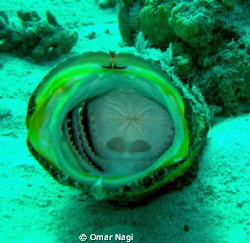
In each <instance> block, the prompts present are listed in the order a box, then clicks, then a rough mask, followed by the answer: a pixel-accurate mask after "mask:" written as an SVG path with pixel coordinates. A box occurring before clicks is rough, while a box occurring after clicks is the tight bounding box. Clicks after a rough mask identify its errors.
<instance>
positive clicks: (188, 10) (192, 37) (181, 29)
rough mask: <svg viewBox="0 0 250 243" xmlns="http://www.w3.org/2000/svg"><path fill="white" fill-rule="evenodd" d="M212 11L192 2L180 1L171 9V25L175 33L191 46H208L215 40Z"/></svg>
mask: <svg viewBox="0 0 250 243" xmlns="http://www.w3.org/2000/svg"><path fill="white" fill-rule="evenodd" d="M210 15H211V13H210V12H209V11H208V10H206V9H205V8H199V9H197V7H196V6H195V5H191V4H190V3H186V2H183V3H180V4H178V5H177V6H176V7H174V8H173V9H172V11H171V16H170V18H169V25H170V26H171V27H172V28H173V30H174V32H175V34H176V35H177V36H178V37H180V38H181V39H182V40H183V41H184V42H186V43H188V44H189V45H190V46H191V47H195V48H206V47H208V46H210V44H211V42H212V41H213V28H214V27H213V25H214V24H213V20H212V17H211V16H210Z"/></svg>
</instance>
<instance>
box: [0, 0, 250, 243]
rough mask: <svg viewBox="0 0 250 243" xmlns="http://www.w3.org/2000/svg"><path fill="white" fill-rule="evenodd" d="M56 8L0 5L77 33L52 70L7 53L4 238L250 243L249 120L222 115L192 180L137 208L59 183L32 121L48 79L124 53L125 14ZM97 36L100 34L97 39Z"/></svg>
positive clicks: (2, 136)
mask: <svg viewBox="0 0 250 243" xmlns="http://www.w3.org/2000/svg"><path fill="white" fill-rule="evenodd" d="M58 2H59V1H53V0H51V1H49V0H46V1H45V0H44V1H39V2H36V1H26V2H23V3H22V1H17V0H12V1H11V3H10V1H7V0H2V1H1V3H0V6H1V10H7V11H8V13H9V15H10V17H12V18H13V19H15V18H16V17H15V14H16V11H17V10H19V9H30V10H34V9H35V10H37V11H38V13H39V14H40V16H41V17H45V11H46V10H47V9H50V10H51V11H52V12H53V13H54V14H55V16H58V17H57V19H58V22H59V23H61V24H62V25H63V26H65V27H67V28H70V29H71V30H75V31H77V32H78V34H79V41H78V43H77V44H76V46H75V47H74V48H73V50H72V51H71V53H70V54H68V55H64V56H62V57H61V58H59V59H57V60H55V61H53V62H49V63H47V64H46V65H36V64H32V63H30V62H27V61H25V60H22V59H19V58H16V57H12V56H9V55H7V54H1V55H0V64H2V65H0V73H1V79H0V101H1V102H0V124H1V129H0V148H1V151H2V152H1V161H0V163H1V164H0V168H1V171H0V173H1V177H0V185H1V187H0V193H1V194H0V196H1V204H0V205H1V207H0V214H1V221H0V242H1V243H2V242H3V243H4V242H15V243H17V242H49V243H50V242H51V243H53V242H80V240H79V238H78V237H79V235H80V234H86V235H87V236H89V235H90V234H96V235H115V234H118V233H120V234H124V235H131V234H133V242H136V243H137V242H149V243H151V242H155V243H158V242H167V243H177V242H178V243H179V242H180V243H182V242H183V243H184V242H185V243H192V242H209V243H213V242H214V243H215V242H216V243H245V242H250V202H249V201H250V114H246V115H243V116H241V117H233V118H227V119H225V118H217V119H216V120H215V124H214V125H213V127H212V128H211V129H210V132H209V134H208V139H207V143H206V145H205V148H204V150H203V152H202V154H201V156H200V160H199V170H198V173H197V177H196V178H195V179H194V181H193V182H192V184H191V185H189V186H187V187H185V188H184V189H183V190H179V191H174V192H172V193H169V194H165V195H161V196H159V197H156V198H155V199H154V200H151V201H149V202H148V203H147V204H145V205H142V206H139V207H133V208H132V207H120V206H115V205H113V204H110V203H108V202H96V201H92V200H86V198H85V197H84V196H82V195H81V193H80V192H79V191H78V190H77V189H75V188H71V187H66V186H62V185H60V184H59V183H57V182H56V181H55V180H54V179H53V178H52V177H51V176H50V175H49V174H48V173H47V172H46V171H45V170H44V169H43V168H42V167H41V166H40V165H39V163H38V162H37V161H36V160H35V159H34V158H33V157H32V155H31V154H30V153H29V151H28V149H27V146H26V135H27V131H26V127H25V118H26V111H27V104H28V100H29V97H30V95H31V94H32V92H33V90H34V89H35V87H36V86H37V85H38V83H39V82H40V81H41V80H42V78H43V77H44V76H45V75H46V74H47V73H48V72H49V70H51V69H52V68H53V67H54V66H55V65H57V64H58V63H60V62H61V61H63V60H65V59H66V58H67V57H69V56H72V55H76V54H78V53H82V52H85V51H90V50H103V51H106V50H117V49H119V48H120V47H119V45H118V43H119V42H120V41H121V37H120V34H119V30H118V23H117V18H116V14H117V9H109V10H101V9H99V8H98V6H97V5H96V4H95V1H94V0H86V1H80V0H78V1H77V0H76V1H73V0H67V1H66V0H64V1H60V4H59V3H58ZM107 29H108V30H109V31H105V30H107ZM92 31H94V32H96V38H94V39H89V38H88V36H89V35H90V34H91V32H92ZM87 242H90V241H89V240H88V241H87ZM99 242H100V241H99ZM105 242H112V241H105ZM113 242H118V241H113ZM123 242H124V241H123Z"/></svg>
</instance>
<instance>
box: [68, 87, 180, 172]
mask: <svg viewBox="0 0 250 243" xmlns="http://www.w3.org/2000/svg"><path fill="white" fill-rule="evenodd" d="M63 131H64V134H65V135H66V136H67V138H68V143H70V146H71V147H72V149H73V150H74V154H75V155H76V157H77V158H78V162H79V164H80V165H81V167H82V168H83V169H84V170H85V171H88V172H90V173H91V174H95V175H100V174H102V175H106V176H123V175H130V174H134V173H137V172H139V171H142V170H144V169H146V168H148V167H149V166H151V165H152V164H153V163H154V162H155V161H156V160H157V159H158V158H159V157H160V156H161V155H163V154H164V153H165V152H166V151H167V150H168V148H169V147H170V146H171V145H172V143H173V140H174V137H175V127H174V123H173V119H172V117H171V115H170V113H169V111H168V110H167V108H166V107H164V106H163V105H161V104H160V103H159V102H158V101H156V100H154V99H152V98H149V97H146V96H145V95H143V94H141V93H139V92H138V91H136V90H135V89H133V88H115V89H112V90H109V91H106V92H104V93H102V94H100V95H97V96H95V97H93V98H91V99H88V100H86V101H85V102H82V103H80V104H78V105H77V106H76V107H74V108H73V109H72V110H71V111H70V112H69V113H68V115H67V117H66V118H65V121H64V126H63Z"/></svg>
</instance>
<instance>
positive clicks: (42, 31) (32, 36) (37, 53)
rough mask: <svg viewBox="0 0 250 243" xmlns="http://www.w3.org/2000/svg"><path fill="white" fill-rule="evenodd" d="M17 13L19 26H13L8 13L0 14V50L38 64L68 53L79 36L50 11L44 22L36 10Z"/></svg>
mask: <svg viewBox="0 0 250 243" xmlns="http://www.w3.org/2000/svg"><path fill="white" fill-rule="evenodd" d="M17 14H18V18H19V19H20V21H21V27H17V26H14V27H13V25H11V24H10V23H9V21H8V17H7V14H3V12H2V14H1V15H0V39H1V45H0V52H8V53H13V54H14V55H16V56H18V57H21V58H27V59H28V60H30V61H34V62H37V63H39V62H45V61H49V60H53V59H55V58H57V57H58V56H60V55H61V54H64V53H68V52H69V51H70V50H71V49H72V47H73V46H74V45H75V43H76V41H77V39H78V34H77V33H76V32H71V31H69V30H66V29H64V28H63V27H62V26H61V25H60V24H59V23H58V22H57V20H56V18H55V16H54V15H53V14H52V13H51V12H50V11H47V12H46V18H47V21H44V20H41V18H40V17H39V15H38V14H37V12H35V11H23V10H21V11H18V12H17Z"/></svg>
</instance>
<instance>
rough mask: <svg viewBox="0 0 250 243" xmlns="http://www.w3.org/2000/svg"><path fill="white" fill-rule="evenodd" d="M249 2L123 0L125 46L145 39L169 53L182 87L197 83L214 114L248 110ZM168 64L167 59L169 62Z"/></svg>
mask: <svg viewBox="0 0 250 243" xmlns="http://www.w3.org/2000/svg"><path fill="white" fill-rule="evenodd" d="M246 9H249V3H248V2H247V1H233V0H194V1H181V0H146V1H144V0H137V1H127V0H123V6H121V7H120V9H119V14H118V18H119V29H120V32H121V35H122V37H123V40H124V45H128V46H133V45H137V43H136V42H137V41H138V35H139V36H140V35H143V37H144V38H145V41H148V44H149V46H150V47H151V48H159V49H161V51H163V52H165V51H168V52H170V53H171V56H169V55H168V58H170V59H171V60H170V65H172V66H173V67H174V72H175V73H176V74H177V75H178V76H179V77H180V78H181V80H182V81H183V82H184V83H187V84H189V85H191V86H192V85H196V86H197V87H198V88H199V89H200V90H201V91H202V93H203V95H204V97H205V100H206V102H207V103H208V104H209V105H210V108H211V109H212V111H213V112H216V113H218V112H220V114H223V115H226V116H228V115H237V114H242V113H247V112H249V111H250V56H249V55H250V42H249V39H250V33H249V28H248V26H249V25H250V13H249V11H246ZM168 62H169V60H168Z"/></svg>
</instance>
